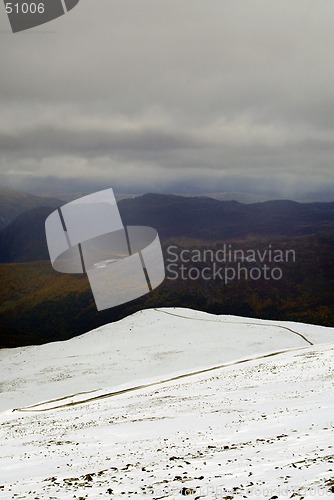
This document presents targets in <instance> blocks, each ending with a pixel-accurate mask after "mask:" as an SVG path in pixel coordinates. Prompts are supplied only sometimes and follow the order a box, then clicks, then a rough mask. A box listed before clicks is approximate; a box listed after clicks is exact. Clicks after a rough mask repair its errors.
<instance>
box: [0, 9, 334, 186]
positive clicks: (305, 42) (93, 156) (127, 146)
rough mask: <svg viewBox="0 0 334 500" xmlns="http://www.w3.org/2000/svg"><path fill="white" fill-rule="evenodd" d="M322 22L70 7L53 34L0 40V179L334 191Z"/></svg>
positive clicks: (278, 14)
mask: <svg viewBox="0 0 334 500" xmlns="http://www.w3.org/2000/svg"><path fill="white" fill-rule="evenodd" d="M333 18H334V3H333V2H331V1H327V0H317V1H315V0H303V2H297V1H294V2H292V1H291V0H252V2H249V1H248V0H206V1H205V2H203V0H168V2H167V1H166V0H161V1H157V0H146V1H145V2H139V1H138V2H133V1H131V2H130V0H122V2H119V1H116V0H100V1H99V3H98V6H97V4H96V3H95V2H88V1H87V2H85V1H84V0H81V2H80V3H79V5H78V6H77V8H76V9H74V10H73V11H72V12H71V13H69V14H68V15H66V16H63V17H62V18H59V19H58V20H56V21H54V22H53V23H52V24H51V23H50V25H48V27H47V28H45V27H44V28H43V27H42V28H40V29H39V32H41V31H43V30H46V29H48V30H49V31H50V30H54V32H53V33H50V32H49V33H46V34H44V35H41V34H39V35H37V34H35V35H34V34H33V33H31V32H30V33H26V34H24V33H22V34H17V35H9V34H8V35H5V34H4V33H2V35H1V51H2V55H1V64H2V71H1V82H0V106H1V114H0V171H1V180H2V182H5V183H7V184H10V185H17V186H21V185H22V187H24V186H25V185H28V184H29V185H31V183H32V182H33V180H34V179H35V180H37V179H38V182H39V184H41V182H42V180H43V179H45V182H46V184H48V183H49V182H50V179H51V178H52V179H53V181H52V182H56V181H57V179H59V181H60V183H61V184H62V182H63V181H64V182H66V180H70V179H71V180H75V179H77V180H78V183H79V181H80V182H82V181H83V179H85V182H87V183H89V182H91V184H92V185H93V184H94V186H95V184H96V183H97V182H100V181H101V182H106V183H108V184H110V185H122V187H123V189H125V190H131V189H137V188H138V189H147V187H150V186H151V187H152V188H154V189H159V190H163V189H165V190H169V189H173V190H177V186H178V185H179V186H188V187H189V189H190V190H191V189H192V188H194V189H195V188H196V189H199V190H200V189H201V188H203V190H207V189H211V188H212V189H214V190H215V191H217V190H224V189H225V188H227V187H228V188H231V189H247V188H248V189H249V188H250V187H252V189H260V188H261V189H263V190H267V191H270V190H276V191H280V192H282V193H290V192H292V193H293V192H294V191H296V190H301V189H305V190H308V189H309V190H313V189H323V187H324V186H325V187H326V189H328V188H334V180H333V179H334V176H333V158H334V141H333V136H334V113H333V112H332V110H333V102H334V90H333V89H334V65H333V64H332V50H333V46H334V31H333V27H332V26H333ZM0 22H1V29H2V31H5V29H6V23H7V19H6V18H5V17H4V13H3V12H2V17H0ZM71 182H72V181H71Z"/></svg>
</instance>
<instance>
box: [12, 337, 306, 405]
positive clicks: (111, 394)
mask: <svg viewBox="0 0 334 500" xmlns="http://www.w3.org/2000/svg"><path fill="white" fill-rule="evenodd" d="M312 345H313V344H312ZM305 349H307V347H298V348H293V349H284V350H281V351H275V352H272V353H269V354H262V355H261V356H254V357H251V358H246V359H240V360H238V361H231V362H229V363H224V364H221V365H216V366H212V367H210V368H204V369H202V370H196V371H193V372H189V373H184V374H182V375H176V376H174V377H170V378H167V379H163V380H159V381H156V382H149V383H147V384H141V385H137V386H133V387H128V388H126V389H121V390H119V391H114V392H108V393H106V394H101V395H99V396H93V397H90V398H87V399H83V400H80V401H71V402H69V403H64V404H62V405H57V406H53V407H51V408H40V409H38V408H36V407H37V406H42V405H47V404H49V403H52V402H55V401H57V400H49V401H43V402H42V403H37V404H35V405H33V406H25V407H22V408H14V409H13V410H12V412H14V411H19V412H46V411H51V410H58V409H60V408H68V407H69V406H77V405H81V404H84V403H90V402H92V401H99V400H101V399H106V398H110V397H114V396H119V395H121V394H126V393H128V392H134V391H138V390H140V389H146V388H149V387H154V386H157V385H162V384H166V383H168V382H175V381H176V380H181V379H184V378H188V377H193V376H194V375H201V374H203V373H209V372H212V371H215V370H220V369H222V368H227V367H229V366H236V365H240V364H243V363H248V362H249V361H257V360H260V359H266V358H270V357H274V356H278V355H280V354H285V353H287V352H296V351H303V350H305ZM90 392H94V391H90ZM80 394H83V393H82V392H79V393H77V394H72V395H70V396H64V397H62V398H59V399H58V400H63V399H66V398H70V397H74V396H77V395H80Z"/></svg>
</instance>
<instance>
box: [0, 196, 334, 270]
mask: <svg viewBox="0 0 334 500" xmlns="http://www.w3.org/2000/svg"><path fill="white" fill-rule="evenodd" d="M118 206H119V210H120V214H121V217H122V220H123V223H124V224H125V225H146V226H152V227H154V228H155V229H157V231H158V232H159V235H160V237H161V239H162V240H163V241H166V240H169V239H173V238H178V239H179V238H182V239H184V240H191V241H196V240H201V241H229V240H231V239H245V238H249V237H267V236H270V237H278V236H279V237H282V236H286V237H295V236H304V235H310V234H315V233H319V232H322V231H329V230H334V203H308V204H301V203H297V202H293V201H284V200H282V201H267V202H263V203H254V204H248V205H245V204H242V203H238V202H234V201H218V200H213V199H211V198H204V197H203V198H190V197H182V196H175V195H161V194H146V195H143V196H139V197H137V198H129V199H123V200H120V201H119V202H118ZM53 210H54V206H53V207H52V206H51V207H50V206H48V207H38V208H34V209H32V210H29V211H27V212H25V213H22V214H21V215H19V216H18V217H17V218H16V219H15V220H14V221H13V222H12V223H10V224H9V225H8V226H7V227H5V228H4V229H3V230H2V231H1V232H0V262H30V261H35V260H46V259H48V255H49V254H48V250H47V245H46V239H45V229H44V223H45V219H46V218H47V216H48V215H49V214H50V213H51V212H52V211H53Z"/></svg>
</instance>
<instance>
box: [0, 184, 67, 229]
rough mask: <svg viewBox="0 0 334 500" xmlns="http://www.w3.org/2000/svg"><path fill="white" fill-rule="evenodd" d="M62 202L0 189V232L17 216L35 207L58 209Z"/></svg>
mask: <svg viewBox="0 0 334 500" xmlns="http://www.w3.org/2000/svg"><path fill="white" fill-rule="evenodd" d="M62 204H63V202H62V201H60V200H57V199H56V198H45V197H43V196H35V195H32V194H27V193H22V192H19V191H14V190H13V189H7V188H3V187H0V230H1V229H3V228H4V227H6V226H7V225H8V224H9V223H10V222H12V221H13V220H14V219H15V218H16V217H17V216H18V215H20V214H22V213H24V212H26V211H27V210H31V209H33V208H36V207H46V206H47V207H54V208H56V207H59V206H60V205H62Z"/></svg>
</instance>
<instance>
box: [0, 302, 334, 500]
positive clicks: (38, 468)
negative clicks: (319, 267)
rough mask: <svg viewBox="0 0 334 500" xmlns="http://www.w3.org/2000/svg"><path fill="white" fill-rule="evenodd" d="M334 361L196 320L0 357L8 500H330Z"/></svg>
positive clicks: (299, 343) (176, 319) (302, 342)
mask: <svg viewBox="0 0 334 500" xmlns="http://www.w3.org/2000/svg"><path fill="white" fill-rule="evenodd" d="M271 354H272V355H271ZM333 354H334V329H330V328H323V327H317V326H313V325H304V324H298V323H285V322H269V321H261V320H252V319H247V318H238V317H233V316H213V315H209V314H205V313H201V312H197V311H191V310H187V309H159V310H148V311H142V312H139V313H136V314H134V315H133V316H131V317H128V318H126V319H124V320H122V321H120V322H118V323H114V324H111V325H106V326H104V327H101V328H99V329H97V330H94V331H92V332H89V333H87V334H85V335H82V336H80V337H77V338H75V339H72V340H70V341H67V342H58V343H53V344H47V345H44V346H36V347H25V348H18V349H12V350H8V349H4V350H1V351H0V362H1V364H0V374H1V378H0V380H1V382H0V383H1V385H0V404H1V407H0V408H1V409H0V411H2V413H0V440H1V451H0V498H1V499H2V498H4V499H10V498H17V499H19V498H26V499H40V500H44V499H70V498H71V499H73V498H76V499H84V498H89V499H92V500H93V499H95V498H96V499H97V498H125V499H126V498H155V499H159V498H166V499H174V498H175V499H177V498H183V497H184V496H189V498H194V499H195V498H198V499H199V498H208V499H216V498H217V499H221V498H226V499H232V498H235V499H237V498H260V499H270V498H296V499H301V498H305V499H310V498H324V497H328V498H334V497H333V494H334V432H333V431H334V384H333V382H334V364H333ZM256 358H258V359H256ZM80 393H84V394H80ZM115 393H116V394H115ZM13 409H15V411H13Z"/></svg>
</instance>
